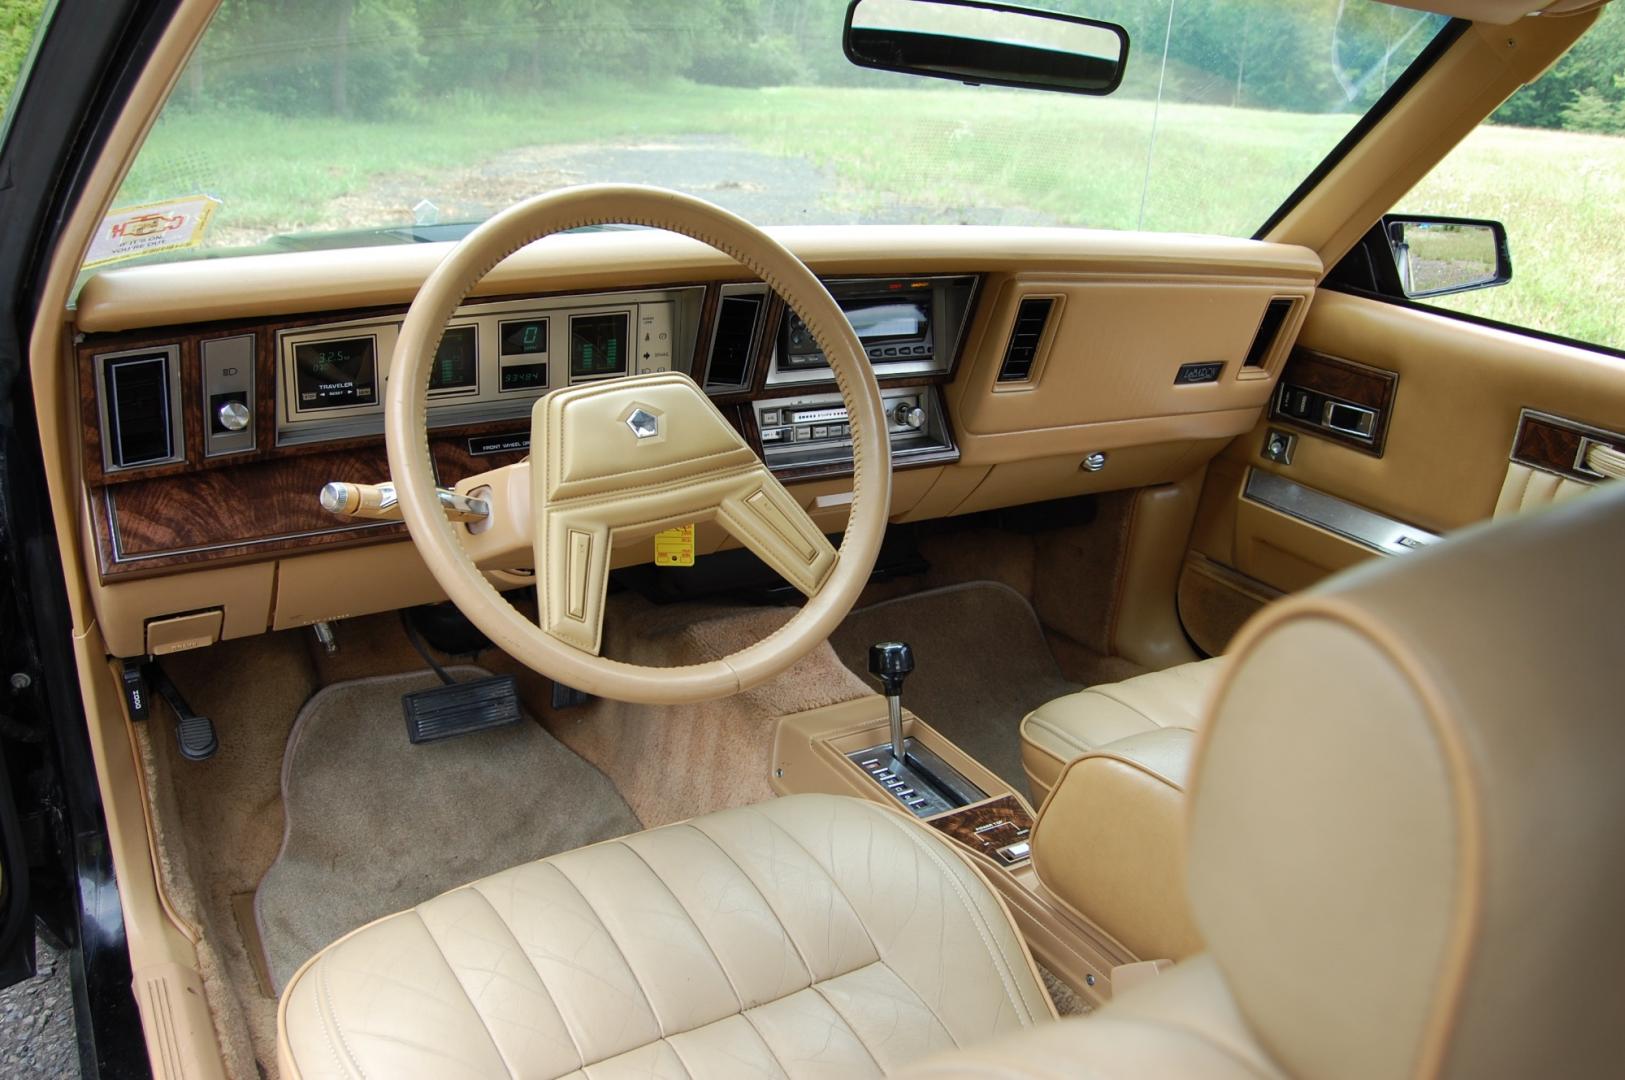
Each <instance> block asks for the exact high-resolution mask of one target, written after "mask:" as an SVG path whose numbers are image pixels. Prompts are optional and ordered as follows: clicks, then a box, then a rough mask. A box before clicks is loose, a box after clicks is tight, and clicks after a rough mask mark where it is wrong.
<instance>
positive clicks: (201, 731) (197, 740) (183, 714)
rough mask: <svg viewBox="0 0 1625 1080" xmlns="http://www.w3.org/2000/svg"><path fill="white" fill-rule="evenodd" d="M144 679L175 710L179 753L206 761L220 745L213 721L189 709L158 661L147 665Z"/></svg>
mask: <svg viewBox="0 0 1625 1080" xmlns="http://www.w3.org/2000/svg"><path fill="white" fill-rule="evenodd" d="M146 675H147V682H148V683H150V684H151V685H152V688H153V689H154V690H157V691H158V695H159V696H160V697H162V698H163V699H164V700H165V701H167V702H169V707H170V708H171V709H173V710H175V738H176V740H177V741H178V742H179V743H180V748H181V757H183V758H185V759H186V760H187V761H207V760H209V759H210V758H212V757H214V755H215V751H217V750H219V749H220V737H219V736H218V735H216V734H215V730H214V721H213V720H210V719H209V718H208V717H207V716H203V715H201V714H199V713H196V712H193V711H192V706H190V705H188V704H187V703H186V699H185V698H184V697H182V696H181V692H180V690H179V688H177V687H176V686H175V684H174V683H172V682H170V681H169V676H168V675H166V674H164V669H163V668H161V667H159V666H158V661H156V660H154V661H153V662H152V663H150V664H147V665H146Z"/></svg>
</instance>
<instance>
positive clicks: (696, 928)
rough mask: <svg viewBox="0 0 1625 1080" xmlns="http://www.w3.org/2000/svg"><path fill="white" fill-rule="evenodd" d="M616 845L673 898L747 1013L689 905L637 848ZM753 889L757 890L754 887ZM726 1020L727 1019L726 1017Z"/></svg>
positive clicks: (726, 968) (743, 1001)
mask: <svg viewBox="0 0 1625 1080" xmlns="http://www.w3.org/2000/svg"><path fill="white" fill-rule="evenodd" d="M615 843H616V844H617V845H618V846H619V847H623V848H625V849H626V850H627V851H630V852H631V853H632V855H633V857H634V858H636V859H637V860H638V862H640V863H642V864H643V866H644V868H645V869H646V870H648V871H649V875H650V876H651V877H653V878H654V879H655V880H656V881H658V882H659V883H660V887H661V888H662V889H664V890H665V891H666V895H667V896H669V897H671V902H672V903H673V904H675V905H676V906H677V910H678V911H681V912H682V913H683V918H685V919H687V920H688V923H689V925H690V926H692V927H693V928H694V936H695V937H697V938H699V939H700V940H701V941H703V942H705V947H706V949H707V950H709V951H710V953H711V959H713V960H715V961H716V962H717V970H718V971H720V972H722V977H723V978H724V979H726V980H728V989H730V990H732V991H733V995H734V1004H736V1005H738V1006H739V1011H740V1012H741V1013H743V1012H744V1011H745V995H744V994H741V993H740V992H739V984H738V983H736V982H734V977H733V975H732V974H731V973H730V972H729V971H728V965H727V964H724V963H723V962H722V954H721V953H719V952H717V950H716V946H714V945H712V944H711V939H710V938H708V937H706V936H705V930H704V929H703V928H702V927H701V926H700V924H699V921H698V920H696V919H695V918H694V915H693V913H692V912H690V911H689V910H688V905H687V904H685V903H683V901H682V899H681V898H680V897H679V896H678V895H677V893H676V892H675V891H674V890H673V889H672V887H671V885H670V884H669V883H668V882H667V881H666V879H665V878H664V877H662V876H661V875H660V871H658V870H656V869H655V868H654V867H652V866H650V865H649V860H648V859H645V858H644V857H643V855H642V853H641V852H639V851H638V849H637V848H635V847H633V846H632V845H631V844H628V843H625V842H623V841H619V840H617V841H616V842H615ZM751 887H752V888H755V886H754V885H753V886H751ZM773 918H774V919H778V915H776V914H775V915H774V916H773ZM779 925H780V926H781V927H782V926H783V925H784V924H783V922H782V921H781V922H780V923H779ZM785 936H786V937H788V936H789V935H788V934H786V935H785ZM724 1019H726V1017H724Z"/></svg>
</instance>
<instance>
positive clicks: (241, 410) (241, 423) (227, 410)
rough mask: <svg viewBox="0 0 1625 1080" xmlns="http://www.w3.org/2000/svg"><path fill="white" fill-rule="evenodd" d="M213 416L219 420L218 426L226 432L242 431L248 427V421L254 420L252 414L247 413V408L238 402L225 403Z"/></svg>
mask: <svg viewBox="0 0 1625 1080" xmlns="http://www.w3.org/2000/svg"><path fill="white" fill-rule="evenodd" d="M215 416H216V418H217V419H219V421H220V426H221V427H223V428H225V429H226V430H227V431H242V430H243V429H244V428H246V427H248V423H249V421H250V420H252V419H254V414H253V413H251V412H249V411H248V406H247V405H244V404H243V403H242V402H240V401H228V402H226V403H225V404H224V405H222V406H220V409H219V411H218V412H216V413H215Z"/></svg>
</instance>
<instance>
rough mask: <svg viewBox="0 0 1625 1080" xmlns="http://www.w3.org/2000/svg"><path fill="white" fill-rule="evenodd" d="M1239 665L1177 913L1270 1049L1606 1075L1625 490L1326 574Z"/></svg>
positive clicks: (1261, 621)
mask: <svg viewBox="0 0 1625 1080" xmlns="http://www.w3.org/2000/svg"><path fill="white" fill-rule="evenodd" d="M1608 489H1611V490H1608ZM1232 655H1233V657H1234V661H1235V662H1234V663H1233V665H1232V666H1231V667H1230V669H1229V671H1228V672H1227V675H1226V678H1225V679H1224V681H1223V682H1222V683H1221V685H1220V686H1219V688H1218V690H1217V691H1216V696H1215V698H1214V701H1213V704H1212V715H1211V716H1210V719H1209V723H1208V725H1207V726H1206V729H1205V731H1204V733H1203V737H1202V740H1201V743H1200V747H1199V749H1198V752H1197V763H1196V769H1195V772H1196V775H1195V779H1194V782H1193V784H1192V788H1191V795H1190V837H1189V839H1190V845H1189V882H1190V891H1191V903H1192V908H1193V911H1194V914H1195V918H1196V922H1197V925H1198V927H1199V928H1200V930H1201V932H1202V935H1203V936H1204V938H1206V940H1207V942H1208V945H1209V947H1210V950H1211V952H1212V953H1213V955H1214V957H1215V958H1216V959H1217V961H1218V963H1219V965H1220V967H1221V969H1222V970H1223V972H1224V975H1225V978H1226V980H1227V981H1228V983H1229V984H1230V987H1231V989H1232V991H1233V992H1234V994H1235V997H1236V1000H1237V1003H1238V1004H1239V1006H1240V1008H1241V1011H1242V1013H1243V1015H1244V1016H1245V1017H1246V1019H1247V1021H1248V1023H1249V1025H1250V1026H1251V1027H1252V1028H1253V1030H1254V1033H1255V1034H1256V1035H1257V1036H1258V1038H1259V1039H1260V1041H1261V1042H1262V1043H1263V1044H1264V1045H1265V1047H1266V1048H1267V1049H1268V1051H1269V1052H1270V1053H1271V1054H1273V1055H1274V1056H1275V1058H1276V1060H1277V1061H1278V1062H1279V1063H1280V1064H1281V1065H1282V1066H1284V1067H1285V1068H1286V1070H1287V1071H1288V1072H1289V1073H1291V1074H1293V1075H1296V1076H1314V1077H1341V1076H1347V1077H1361V1078H1373V1077H1389V1076H1393V1077H1398V1076H1452V1077H1482V1076H1533V1075H1545V1076H1562V1075H1587V1074H1596V1073H1597V1072H1598V1071H1599V1070H1602V1071H1612V1070H1615V1069H1618V1068H1619V1067H1620V1063H1621V1062H1622V1061H1625V483H1618V484H1612V485H1605V486H1604V488H1603V489H1599V490H1598V491H1597V492H1595V493H1594V494H1591V495H1588V496H1586V497H1584V498H1580V499H1576V500H1574V501H1572V502H1570V503H1567V504H1564V505H1561V506H1557V507H1554V508H1552V509H1550V510H1549V511H1547V512H1544V513H1540V514H1535V515H1532V516H1529V517H1525V518H1521V519H1517V520H1512V521H1508V522H1499V523H1495V524H1492V525H1488V526H1483V527H1479V528H1476V529H1473V530H1470V531H1467V532H1464V533H1462V534H1460V535H1458V536H1456V537H1454V538H1452V539H1451V540H1450V541H1449V542H1447V543H1444V544H1440V545H1438V546H1436V547H1434V548H1432V549H1429V550H1427V551H1423V552H1419V553H1416V554H1414V555H1407V556H1404V557H1402V558H1396V559H1390V560H1380V561H1379V562H1378V563H1377V564H1376V565H1368V566H1364V567H1361V568H1359V569H1357V570H1355V571H1353V572H1350V573H1347V574H1344V575H1340V576H1338V577H1337V578H1334V579H1332V580H1330V581H1328V582H1326V583H1325V584H1324V585H1322V586H1320V587H1317V588H1316V589H1314V590H1311V591H1310V592H1307V593H1304V594H1302V595H1300V596H1298V597H1295V598H1292V599H1290V600H1287V601H1285V602H1282V603H1280V604H1278V605H1275V606H1272V607H1271V608H1268V609H1266V610H1265V611H1264V612H1263V613H1261V614H1260V615H1259V617H1258V618H1257V619H1256V620H1255V621H1254V622H1252V623H1251V624H1249V625H1248V627H1247V628H1246V629H1245V630H1244V631H1243V633H1242V634H1241V636H1240V638H1239V639H1238V641H1237V644H1236V647H1235V649H1234V650H1233V653H1232Z"/></svg>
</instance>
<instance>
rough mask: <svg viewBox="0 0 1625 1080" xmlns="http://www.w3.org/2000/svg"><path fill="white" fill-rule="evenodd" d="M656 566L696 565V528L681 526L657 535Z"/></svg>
mask: <svg viewBox="0 0 1625 1080" xmlns="http://www.w3.org/2000/svg"><path fill="white" fill-rule="evenodd" d="M655 565H656V566H693V565H694V526H692V525H679V526H677V528H675V529H662V530H661V531H660V532H657V533H655Z"/></svg>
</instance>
